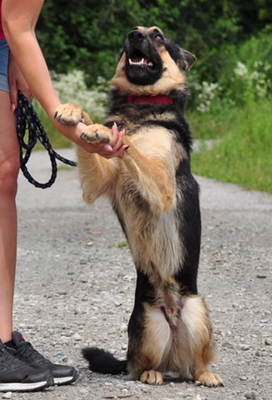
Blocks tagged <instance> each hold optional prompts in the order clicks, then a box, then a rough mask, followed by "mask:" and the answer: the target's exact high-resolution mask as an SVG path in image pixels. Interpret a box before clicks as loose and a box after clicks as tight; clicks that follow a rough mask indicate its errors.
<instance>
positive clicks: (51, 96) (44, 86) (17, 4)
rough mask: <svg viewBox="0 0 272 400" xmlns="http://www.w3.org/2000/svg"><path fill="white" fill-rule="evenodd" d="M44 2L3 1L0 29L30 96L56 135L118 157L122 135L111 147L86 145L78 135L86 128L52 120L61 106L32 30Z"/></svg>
mask: <svg viewBox="0 0 272 400" xmlns="http://www.w3.org/2000/svg"><path fill="white" fill-rule="evenodd" d="M43 1H44V0H20V1H18V0H3V1H2V25H3V29H4V33H5V36H6V39H7V41H8V44H9V47H10V50H11V53H12V54H13V56H14V58H15V60H16V62H17V64H18V66H19V68H20V70H21V72H22V74H23V76H24V77H25V79H26V81H27V83H28V85H29V87H30V89H31V91H32V93H33V95H34V96H35V97H36V98H37V99H38V101H39V102H40V104H41V105H42V107H43V108H44V110H45V111H46V113H47V115H48V117H49V118H50V120H51V122H52V123H53V125H54V126H55V128H56V129H57V130H58V131H59V132H61V133H62V134H63V135H65V136H66V137H68V138H69V139H70V140H72V141H74V142H75V143H76V144H78V145H80V146H83V147H84V148H85V149H86V150H88V151H90V152H98V153H99V154H100V155H103V156H109V157H110V156H112V155H114V156H118V155H121V154H122V153H123V151H124V148H125V145H123V133H120V132H118V131H117V132H115V135H113V143H111V146H110V145H107V144H106V145H103V144H100V145H94V146H93V145H88V144H86V143H85V142H84V141H83V140H82V139H81V138H80V135H81V133H82V132H83V131H84V128H85V127H86V126H85V125H84V124H82V123H79V124H77V125H76V126H74V127H70V126H67V125H62V124H61V123H59V122H58V121H57V120H56V119H55V118H54V114H55V110H56V108H57V107H58V105H59V104H60V103H61V102H60V99H59V97H58V94H57V93H56V91H55V89H54V86H53V83H52V80H51V77H50V73H49V71H48V68H47V65H46V62H45V59H44V57H43V54H42V51H41V49H40V46H39V44H38V41H37V38H36V35H35V26H36V23H37V19H38V17H39V14H40V11H41V8H42V5H43ZM12 101H14V99H13V100H12ZM71 102H72V99H71ZM118 146H119V147H118ZM118 149H119V150H120V151H119V153H120V154H119V153H118V151H117V150H118ZM116 151H117V153H116Z"/></svg>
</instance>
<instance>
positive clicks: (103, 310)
mask: <svg viewBox="0 0 272 400" xmlns="http://www.w3.org/2000/svg"><path fill="white" fill-rule="evenodd" d="M59 153H60V154H62V155H63V156H64V157H67V158H69V159H70V160H73V159H75V152H74V150H73V149H70V150H65V151H59ZM60 165H61V166H62V164H60ZM29 170H30V172H31V173H32V174H33V176H34V178H36V179H38V180H40V181H42V182H45V181H46V180H47V179H48V177H49V176H50V161H49V159H48V155H47V153H45V152H40V151H37V152H34V153H33V154H32V156H31V158H30V162H29ZM196 178H197V180H198V182H199V184H200V188H201V196H200V201H201V210H202V226H203V234H202V252H201V260H200V268H199V279H198V288H199V292H200V293H201V294H202V295H203V296H204V298H205V300H206V303H207V305H208V308H209V310H210V315H211V320H212V323H213V328H214V335H215V340H216V345H217V352H218V357H217V359H216V361H215V362H214V364H213V365H212V366H211V368H210V369H211V370H212V371H214V372H216V373H218V374H220V375H221V376H222V378H223V380H224V385H225V386H224V387H223V388H205V387H203V386H198V385H196V384H194V383H192V382H182V381H181V380H180V379H177V378H175V379H166V380H165V383H164V384H163V385H161V386H148V385H145V384H141V383H140V382H137V381H133V380H131V379H130V378H129V377H127V376H125V375H120V376H103V375H99V374H95V373H92V372H90V371H88V369H87V367H88V365H87V362H86V361H85V360H84V359H83V358H82V355H81V349H82V348H83V347H85V346H99V347H102V348H104V349H106V350H110V351H113V350H114V352H115V355H116V356H117V357H119V358H120V359H124V358H125V353H126V346H127V332H126V327H127V324H128V321H129V317H130V313H131V311H132V308H133V303H134V291H135V269H134V265H133V262H132V258H131V255H130V252H129V249H128V247H127V246H123V245H122V246H120V243H122V244H123V243H124V242H125V238H124V235H123V233H122V231H121V228H120V226H119V224H118V221H117V218H116V216H115V215H114V213H113V212H112V210H111V207H110V206H109V204H108V203H107V201H106V200H104V199H101V200H99V201H97V202H96V203H95V204H93V205H92V206H88V205H86V204H85V203H84V202H83V200H82V195H81V190H80V185H79V182H78V178H77V171H76V169H73V168H68V167H65V168H60V169H59V171H58V177H57V180H56V182H55V184H54V185H53V186H52V187H51V188H50V189H45V190H41V189H36V188H34V187H33V186H32V185H30V184H29V183H28V182H27V180H26V179H25V178H24V177H23V176H22V175H20V177H19V191H18V200H17V204H18V217H19V223H18V229H19V238H18V266H17V277H16V278H17V279H16V292H15V306H14V329H18V330H20V331H21V332H22V333H23V334H24V336H25V338H26V339H27V340H29V341H31V342H32V344H33V345H34V346H35V347H36V348H37V349H38V350H39V351H40V352H41V353H42V354H43V355H44V356H46V357H48V358H49V359H51V360H52V361H53V362H58V363H63V364H65V365H69V364H72V365H74V366H75V367H76V368H77V370H78V371H79V378H78V380H77V382H76V383H75V384H73V385H69V386H60V387H53V388H49V389H46V390H45V391H43V392H35V393H13V394H12V399H15V400H99V399H105V398H117V399H118V398H122V396H123V398H124V396H126V397H127V398H129V399H141V400H150V399H158V400H162V399H171V400H180V399H183V398H184V399H187V400H193V399H195V400H196V399H197V400H200V399H201V400H204V399H209V400H242V399H244V398H246V395H251V396H255V397H248V398H254V399H257V400H260V399H272V381H271V376H272V362H271V361H272V346H271V332H272V317H271V287H272V256H271V237H272V196H271V195H269V194H266V193H259V192H254V191H246V190H243V189H241V188H240V187H238V186H236V185H231V184H224V183H220V182H217V181H214V180H210V179H205V178H201V177H196ZM261 276H262V277H261ZM264 276H265V278H264ZM268 343H270V344H268ZM257 354H258V356H257ZM241 377H242V379H241ZM243 378H246V380H243ZM171 382H174V384H171ZM124 391H125V392H124ZM3 395H4V394H1V396H0V398H1V397H2V398H3Z"/></svg>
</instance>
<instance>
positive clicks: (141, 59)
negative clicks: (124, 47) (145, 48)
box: [128, 49, 156, 69]
mask: <svg viewBox="0 0 272 400" xmlns="http://www.w3.org/2000/svg"><path fill="white" fill-rule="evenodd" d="M128 62H129V65H133V66H134V65H135V66H140V67H148V68H150V69H155V68H156V64H155V63H154V61H152V60H151V59H150V58H148V57H146V56H145V55H144V54H143V53H142V52H141V51H140V50H136V49H135V50H134V51H133V53H132V54H131V56H130V57H129V58H128Z"/></svg>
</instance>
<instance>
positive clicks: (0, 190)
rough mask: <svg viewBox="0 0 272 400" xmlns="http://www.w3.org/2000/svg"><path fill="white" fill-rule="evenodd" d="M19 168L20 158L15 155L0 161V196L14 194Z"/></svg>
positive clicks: (11, 195) (13, 195)
mask: <svg viewBox="0 0 272 400" xmlns="http://www.w3.org/2000/svg"><path fill="white" fill-rule="evenodd" d="M19 169H20V160H19V157H17V156H15V155H14V156H12V157H10V158H8V159H5V160H4V161H2V162H0V198H3V197H6V196H8V197H11V198H12V197H15V196H16V193H17V178H18V173H19Z"/></svg>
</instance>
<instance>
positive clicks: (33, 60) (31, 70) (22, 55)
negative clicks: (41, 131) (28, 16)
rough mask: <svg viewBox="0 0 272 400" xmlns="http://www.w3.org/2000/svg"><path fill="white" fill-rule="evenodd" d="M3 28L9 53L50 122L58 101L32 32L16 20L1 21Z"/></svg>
mask: <svg viewBox="0 0 272 400" xmlns="http://www.w3.org/2000/svg"><path fill="white" fill-rule="evenodd" d="M3 15H5V14H3ZM3 26H4V30H5V34H6V38H7V41H8V43H9V46H10V49H11V52H12V54H13V56H14V57H15V59H16V61H17V63H18V65H19V68H20V70H21V72H22V73H23V75H24V77H25V79H26V81H27V83H28V85H29V87H30V88H31V91H32V92H33V94H34V96H35V97H36V98H37V99H38V101H39V102H40V103H41V105H42V107H43V108H44V109H45V111H46V113H47V114H48V116H49V117H50V119H51V120H52V119H53V116H54V112H55V109H56V107H57V106H58V105H59V104H60V100H59V97H58V95H57V93H56V91H55V89H54V87H53V84H52V80H51V77H50V74H49V71H48V68H47V65H46V62H45V60H44V57H43V55H42V52H41V49H40V47H39V44H38V42H37V40H36V37H35V33H34V31H32V30H30V29H28V30H24V26H23V25H22V24H20V23H19V24H18V23H17V21H16V20H14V21H9V22H6V21H5V19H3Z"/></svg>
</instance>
